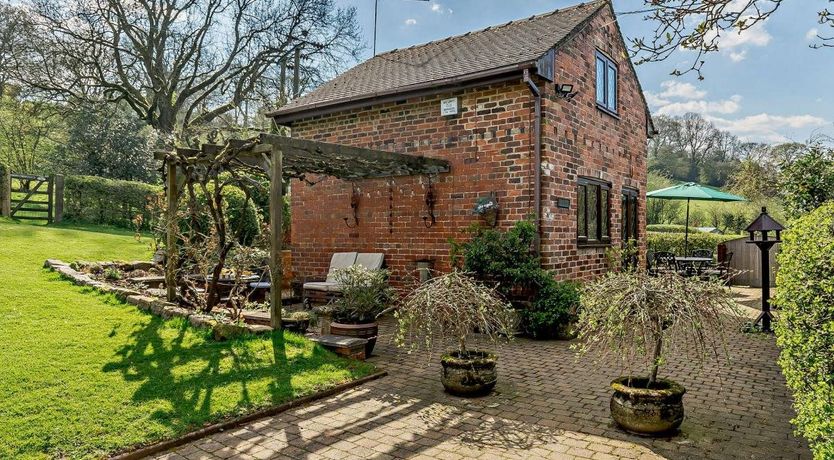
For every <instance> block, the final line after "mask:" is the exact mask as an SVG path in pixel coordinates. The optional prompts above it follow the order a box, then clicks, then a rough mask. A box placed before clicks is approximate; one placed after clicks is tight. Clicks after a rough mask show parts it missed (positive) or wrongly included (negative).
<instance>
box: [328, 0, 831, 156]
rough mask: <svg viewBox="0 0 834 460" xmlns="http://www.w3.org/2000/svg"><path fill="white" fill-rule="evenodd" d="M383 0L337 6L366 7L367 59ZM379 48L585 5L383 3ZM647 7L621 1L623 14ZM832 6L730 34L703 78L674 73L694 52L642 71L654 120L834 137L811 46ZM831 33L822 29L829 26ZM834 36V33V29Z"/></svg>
mask: <svg viewBox="0 0 834 460" xmlns="http://www.w3.org/2000/svg"><path fill="white" fill-rule="evenodd" d="M374 1H375V0H336V3H337V4H338V5H340V6H354V7H356V9H357V13H358V18H359V23H360V26H361V27H362V29H363V35H364V37H365V40H366V45H367V46H366V50H365V52H364V55H363V60H364V59H367V58H370V57H371V56H372V54H373V53H372V44H373V43H372V40H373V38H372V37H373V22H374V21H373V16H374ZM376 1H378V2H379V16H378V28H377V51H379V52H382V51H386V50H391V49H394V48H404V47H408V46H412V45H417V44H421V43H425V42H428V41H432V40H437V39H441V38H444V37H447V36H450V35H457V34H462V33H465V32H468V31H471V30H477V29H482V28H485V27H488V26H491V25H497V24H503V23H506V22H509V21H511V20H515V19H522V18H526V17H529V16H532V15H534V14H540V13H546V12H549V11H553V10H555V9H559V8H563V7H565V6H570V5H573V4H576V3H578V1H577V0H430V1H427V2H425V1H419V0H376ZM642 3H643V2H642V1H641V0H614V9H615V11H617V12H625V11H631V10H634V9H637V8H639V7H640V6H641V5H642ZM826 6H828V7H829V8H830V7H831V6H830V3H829V2H828V0H801V1H788V2H784V4H783V5H782V6H781V7H780V8H779V10H778V11H777V12H776V13H775V14H774V15H773V16H772V17H771V18H770V19H768V20H767V21H766V22H764V23H763V24H761V25H757V26H756V27H754V28H752V29H749V30H748V31H746V32H744V33H743V34H741V35H738V34H729V35H727V36H725V37H722V39H721V42H720V48H721V51H719V52H718V53H713V54H711V55H709V56H708V57H707V59H706V61H707V62H706V64H705V65H704V68H703V71H702V73H703V76H704V80H701V81H699V80H698V79H697V75H694V74H688V75H684V76H680V77H674V76H671V75H670V72H672V70H674V69H675V68H676V67H677V68H681V69H686V68H688V67H689V64H687V62H691V59H692V58H693V54H692V53H690V52H687V51H683V50H679V51H676V52H675V53H674V54H673V55H672V56H671V57H670V58H669V59H668V60H667V61H664V62H659V63H647V64H643V65H640V66H638V67H637V73H638V76H639V78H640V82H641V84H642V85H643V89H644V91H645V93H646V99H647V101H648V102H649V107H650V108H651V110H652V113H653V114H665V115H682V114H684V113H686V112H697V113H700V114H701V115H703V116H704V117H706V118H707V119H709V120H710V121H712V122H713V123H714V124H715V125H716V126H717V127H719V128H721V129H724V130H727V131H730V132H732V133H733V134H735V135H737V136H739V137H740V138H741V139H742V140H745V141H756V142H767V143H780V142H786V141H797V142H804V141H806V140H808V139H809V138H810V137H811V136H813V135H818V134H825V135H831V136H834V48H829V49H821V50H814V49H811V48H810V47H809V44H811V43H812V42H813V40H814V37H815V36H816V33H817V31H821V32H825V31H826V29H825V28H824V26H820V25H819V24H818V23H817V11H819V10H820V9H823V8H825V7H826ZM619 21H620V27H621V29H622V31H623V34H624V35H625V36H626V37H636V36H650V34H651V32H652V27H651V26H652V23H650V22H646V21H644V20H643V18H642V16H641V15H619ZM821 27H822V28H821ZM832 32H834V31H832Z"/></svg>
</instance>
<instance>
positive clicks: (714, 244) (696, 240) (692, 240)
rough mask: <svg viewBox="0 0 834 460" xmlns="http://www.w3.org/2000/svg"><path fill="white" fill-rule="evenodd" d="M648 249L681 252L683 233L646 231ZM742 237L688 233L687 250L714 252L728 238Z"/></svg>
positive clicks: (736, 236) (650, 250) (682, 250)
mask: <svg viewBox="0 0 834 460" xmlns="http://www.w3.org/2000/svg"><path fill="white" fill-rule="evenodd" d="M647 236H648V238H647V241H648V248H649V249H648V251H649V252H651V253H655V252H671V253H674V254H683V252H684V248H685V247H686V245H685V244H684V243H685V234H684V233H659V232H648V233H647ZM738 238H744V236H743V235H716V234H714V233H692V232H690V233H689V252H692V251H694V250H696V249H709V250H710V251H713V252H715V251H716V249H717V248H718V245H719V244H721V243H724V242H727V241H730V240H735V239H738Z"/></svg>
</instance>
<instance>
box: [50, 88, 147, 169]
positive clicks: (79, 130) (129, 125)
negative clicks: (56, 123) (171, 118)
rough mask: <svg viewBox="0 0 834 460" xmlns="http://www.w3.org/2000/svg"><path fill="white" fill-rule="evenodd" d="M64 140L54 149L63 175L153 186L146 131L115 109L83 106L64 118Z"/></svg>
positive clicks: (133, 118) (132, 117) (129, 114)
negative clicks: (136, 182) (65, 124)
mask: <svg viewBox="0 0 834 460" xmlns="http://www.w3.org/2000/svg"><path fill="white" fill-rule="evenodd" d="M67 123H68V129H67V139H66V142H65V143H64V144H62V145H61V146H60V147H58V151H57V155H56V158H55V162H56V163H57V164H56V166H58V167H60V169H61V170H62V171H63V172H66V173H72V174H80V175H87V176H100V177H107V178H110V179H122V180H132V181H141V182H156V181H157V180H158V178H159V174H158V173H157V172H156V171H155V169H156V166H155V165H154V161H153V156H152V155H151V150H150V149H149V148H148V140H149V139H148V138H149V136H148V135H147V134H148V133H147V127H146V125H145V123H144V122H143V121H142V120H140V119H138V118H137V117H136V115H135V114H134V113H133V112H131V111H129V110H127V109H125V108H123V107H120V106H118V105H116V106H112V105H104V104H99V105H98V106H87V107H83V108H81V110H79V111H78V112H75V113H72V114H71V115H70V116H69V117H68V118H67Z"/></svg>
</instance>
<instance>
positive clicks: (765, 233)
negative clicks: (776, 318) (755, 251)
mask: <svg viewBox="0 0 834 460" xmlns="http://www.w3.org/2000/svg"><path fill="white" fill-rule="evenodd" d="M784 229H785V227H783V226H782V224H780V223H779V222H776V220H774V219H773V218H772V217H770V215H768V213H767V208H766V207H764V206H763V207H762V213H761V214H759V217H757V218H756V220H754V221H753V223H751V224H750V225H748V226H747V230H746V231H747V232H748V233H749V234H750V237H749V239H748V240H747V242H748V243H751V244H755V245H756V246H758V247H759V250H760V251H761V259H762V262H761V264H762V265H761V268H762V313H761V314H760V315H759V317H758V318H756V324H759V322H760V321H761V323H762V332H772V329H771V327H770V323H771V322H772V320H773V315H772V314H771V313H770V248H772V247H773V245H775V244H776V243H779V242H781V241H782V240H781V236H782V235H781V233H782V230H784ZM770 233H773V235H770Z"/></svg>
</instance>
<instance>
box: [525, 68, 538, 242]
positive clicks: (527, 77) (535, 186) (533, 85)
mask: <svg viewBox="0 0 834 460" xmlns="http://www.w3.org/2000/svg"><path fill="white" fill-rule="evenodd" d="M524 82H525V83H527V86H528V87H529V88H530V92H531V93H532V94H533V97H534V98H535V105H536V108H535V119H534V120H533V142H534V144H533V163H534V166H535V167H534V169H533V208H534V209H533V211H534V212H533V215H534V218H535V220H536V236H535V241H534V242H533V246H534V247H533V249H534V250H535V251H536V255H537V256H539V255H541V221H542V93H541V91H540V90H539V87H538V86H537V85H536V83H535V82H534V81H533V79H532V78H531V77H530V69H524Z"/></svg>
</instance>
